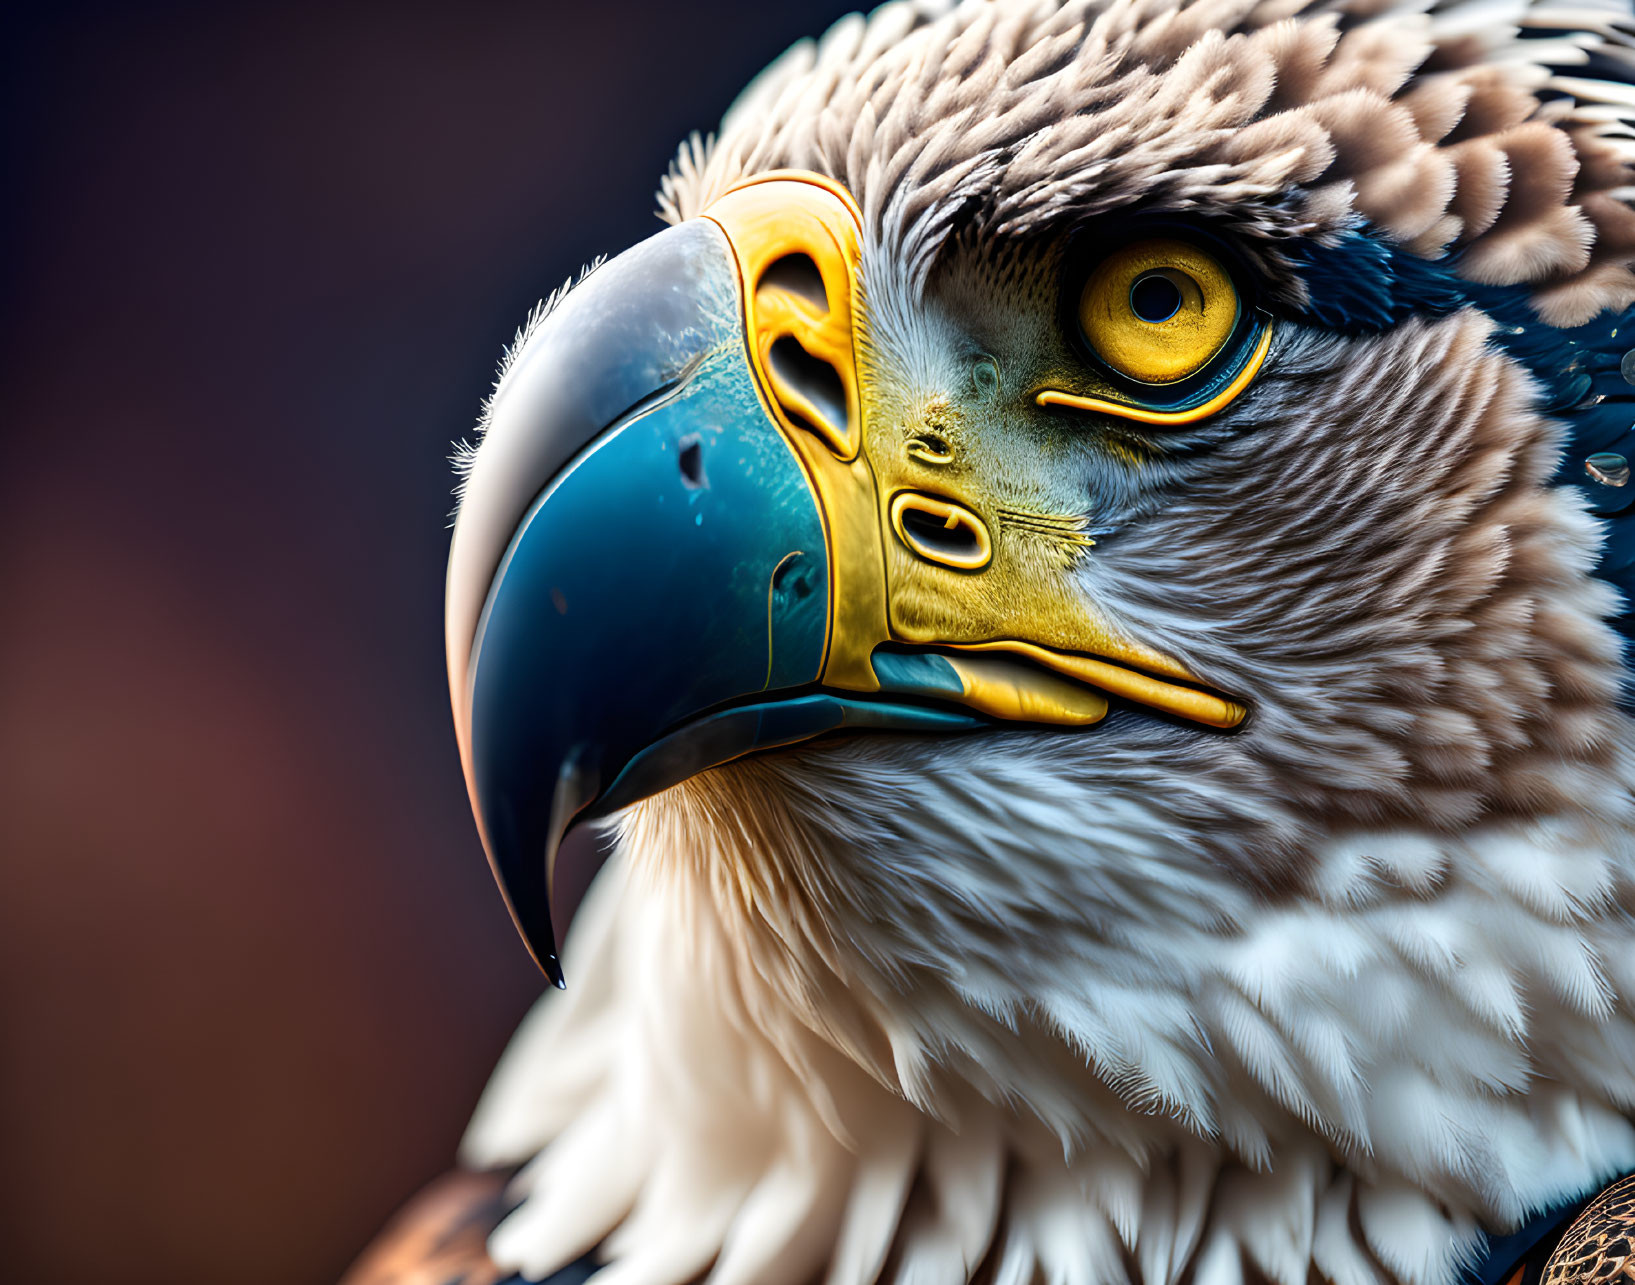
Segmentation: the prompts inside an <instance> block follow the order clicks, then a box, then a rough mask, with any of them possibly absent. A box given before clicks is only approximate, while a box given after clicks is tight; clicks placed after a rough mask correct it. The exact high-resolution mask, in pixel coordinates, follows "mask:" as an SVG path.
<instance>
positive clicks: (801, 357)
mask: <svg viewBox="0 0 1635 1285" xmlns="http://www.w3.org/2000/svg"><path fill="white" fill-rule="evenodd" d="M767 356H768V359H769V361H770V363H771V366H772V376H773V378H774V379H775V380H776V381H777V383H778V385H779V388H778V392H779V393H780V394H781V395H780V397H779V399H778V400H779V401H781V402H783V404H784V409H785V410H786V411H788V412H789V413H790V415H791V416H794V417H798V418H799V419H801V420H804V421H810V420H811V419H812V418H813V417H814V416H816V417H817V418H818V419H819V420H821V421H822V422H821V423H816V424H813V423H810V422H808V423H807V425H806V427H808V428H810V429H813V430H815V431H817V432H820V433H828V434H832V435H833V436H835V437H844V436H845V433H846V386H845V385H844V384H843V383H841V382H840V375H839V373H838V372H837V371H836V370H835V368H834V367H833V366H831V365H830V364H829V363H828V362H826V361H824V360H823V359H822V358H820V357H814V356H812V354H811V353H809V352H807V351H806V349H805V348H803V347H801V343H800V340H798V339H796V338H795V337H794V336H793V335H784V336H782V337H781V338H779V339H777V340H775V341H774V342H773V344H772V349H771V351H770V352H769V353H768V354H767ZM790 394H793V395H794V396H793V397H791V396H790Z"/></svg>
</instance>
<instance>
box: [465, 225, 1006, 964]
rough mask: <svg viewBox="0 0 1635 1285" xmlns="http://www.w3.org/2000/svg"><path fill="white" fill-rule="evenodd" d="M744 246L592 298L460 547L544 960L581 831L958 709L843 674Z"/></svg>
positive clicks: (562, 329)
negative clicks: (718, 769)
mask: <svg viewBox="0 0 1635 1285" xmlns="http://www.w3.org/2000/svg"><path fill="white" fill-rule="evenodd" d="M743 315H744V309H743V302H742V299H741V297H740V285H739V278H738V272H737V269H736V267H735V263H734V258H733V252H732V248H731V246H730V245H729V244H728V242H727V238H726V236H725V235H724V234H723V233H722V231H721V230H720V228H719V227H717V226H716V225H715V224H714V223H711V222H709V221H707V220H696V221H693V222H689V223H686V224H683V225H681V226H678V227H674V228H670V229H668V230H666V231H664V232H661V233H659V234H658V235H657V236H655V237H653V238H651V239H650V240H648V241H646V242H643V243H642V244H640V245H638V246H636V247H635V248H634V249H632V250H630V251H628V252H626V253H625V254H623V255H621V256H619V257H618V258H617V259H615V260H613V261H612V262H610V263H608V264H607V265H605V266H604V267H602V268H600V269H599V270H597V271H596V272H594V273H592V274H591V275H590V276H589V277H588V278H587V279H586V280H584V281H583V282H582V283H581V284H580V285H578V286H577V287H576V288H575V289H574V290H572V291H571V292H570V293H569V295H568V296H567V298H566V299H565V300H564V301H562V302H561V304H560V305H559V306H558V307H556V308H555V309H554V310H553V311H552V312H551V313H550V315H549V316H548V317H546V318H545V320H544V321H543V322H542V323H541V324H540V325H539V326H538V327H537V328H536V329H535V330H534V331H533V333H532V334H531V335H530V336H529V338H528V340H527V342H526V344H525V345H524V347H523V349H522V351H521V352H520V354H519V355H518V358H517V360H516V362H515V363H514V364H513V367H512V368H511V370H510V371H509V372H508V373H507V375H506V377H505V379H504V380H503V381H502V384H501V387H500V389H499V391H498V392H497V394H496V397H495V400H494V404H493V407H492V410H491V415H490V427H489V430H488V436H487V438H486V439H485V441H484V443H483V445H482V448H481V450H480V451H479V453H478V456H477V460H476V464H475V468H474V470H473V473H472V476H471V477H470V479H469V482H468V486H467V490H466V493H465V498H464V501H463V504H462V508H461V512H460V516H459V519H458V522H457V524H456V527H455V534H454V540H453V546H452V549H451V552H450V562H449V582H448V650H449V681H450V688H451V695H452V698H453V704H454V713H455V724H456V730H457V733H458V736H459V741H460V750H461V757H462V761H463V763H464V767H465V773H466V782H467V787H468V790H469V792H470V795H471V802H472V807H473V811H474V812H475V814H476V817H477V822H478V827H479V829H480V831H481V834H482V838H483V843H484V847H485V849H486V851H487V854H488V858H489V862H490V864H491V865H492V867H493V870H494V874H495V876H496V878H497V879H498V881H499V884H500V887H501V889H502V890H503V892H504V893H505V897H506V901H507V904H508V906H509V907H510V910H511V914H512V916H513V918H514V920H515V922H516V924H517V927H518V929H519V930H520V931H521V933H522V936H523V938H524V940H525V941H526V942H527V943H528V946H529V949H530V950H531V951H532V952H533V955H534V958H535V959H536V960H537V961H538V963H539V965H540V967H541V968H542V969H543V970H544V971H545V972H546V974H547V975H548V976H549V977H550V978H551V980H552V981H553V982H555V983H556V984H558V985H560V984H561V970H560V966H559V963H558V959H557V951H556V943H555V940H554V935H553V932H552V928H551V917H550V887H551V879H552V867H553V863H554V860H555V854H556V851H557V847H558V845H559V844H560V842H561V839H562V837H563V835H564V833H565V832H566V831H567V829H568V827H569V826H570V825H571V824H572V823H573V822H574V821H575V820H578V819H582V818H585V817H590V816H596V815H602V814H605V813H607V812H609V811H612V810H614V809H616V808H619V807H623V806H625V805H627V804H629V803H632V802H635V801H637V800H639V799H642V798H645V797H648V796H650V795H652V794H655V793H657V792H659V791H661V790H664V789H667V788H669V787H670V786H672V785H674V784H676V783H678V782H680V781H682V780H685V779H687V778H688V777H690V776H693V775H694V774H696V773H697V772H699V771H702V770H704V769H706V768H709V767H711V766H714V765H716V764H719V763H723V762H726V761H728V760H730V759H733V758H737V757H739V756H741V755H743V754H746V753H749V752H751V751H754V750H758V749H765V748H768V747H771V746H776V745H784V744H789V743H792V742H795V741H800V740H804V739H807V738H809V737H811V736H815V735H818V734H820V733H822V732H825V731H829V730H833V729H836V728H841V727H898V728H920V729H924V730H945V729H955V728H965V727H971V726H973V725H976V722H977V720H974V719H972V718H971V717H969V716H968V715H966V714H963V713H961V712H958V711H955V710H947V709H942V710H939V709H936V708H933V707H930V706H927V705H923V704H913V703H903V702H880V701H875V700H867V699H858V698H855V697H852V696H847V695H843V694H838V693H835V692H831V691H826V690H823V689H821V688H820V687H819V686H818V684H819V680H820V677H821V675H822V674H823V672H824V663H825V659H826V656H827V649H828V647H829V642H830V640H829V637H828V634H829V630H830V627H831V626H830V621H831V618H832V612H831V610H830V605H831V604H830V594H831V588H830V583H831V575H830V555H829V551H828V544H827V541H826V532H825V518H824V512H823V509H822V507H821V505H820V503H819V500H818V498H817V496H816V494H815V493H814V490H813V488H812V486H811V484H810V482H809V481H808V477H807V474H806V472H805V470H804V469H803V466H802V464H801V461H800V459H799V458H798V457H797V456H796V454H795V452H794V451H793V450H792V449H791V447H790V445H789V442H788V440H787V439H786V438H785V436H784V435H783V433H781V432H780V431H779V429H778V427H777V425H776V423H775V422H774V421H773V419H772V418H771V417H770V416H769V414H768V411H767V409H766V406H765V404H764V402H763V400H762V396H761V393H760V391H759V389H758V386H757V383H756V379H755V376H754V373H753V372H752V370H751V366H750V361H749V355H748V349H747V346H746V343H745V338H744V322H743Z"/></svg>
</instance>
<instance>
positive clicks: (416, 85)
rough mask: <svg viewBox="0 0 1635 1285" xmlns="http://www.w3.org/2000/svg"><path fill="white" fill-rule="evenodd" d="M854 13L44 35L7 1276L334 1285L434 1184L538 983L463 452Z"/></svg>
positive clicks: (11, 367) (6, 1092) (408, 14)
mask: <svg viewBox="0 0 1635 1285" xmlns="http://www.w3.org/2000/svg"><path fill="white" fill-rule="evenodd" d="M843 9H844V6H842V5H839V4H833V3H821V2H820V3H817V4H814V5H810V6H801V7H799V8H798V9H797V8H796V7H793V6H788V7H780V8H778V9H775V10H774V9H773V8H772V7H770V6H764V5H762V4H760V3H757V2H756V0H710V2H707V3H700V2H698V0H693V2H692V3H688V4H685V5H682V4H675V3H651V2H649V0H642V2H640V3H636V2H634V0H625V2H624V3H616V4H607V5H604V6H597V7H595V8H594V9H593V8H592V7H591V6H588V5H586V6H583V7H577V6H576V7H574V8H571V9H570V8H568V7H565V6H553V5H549V4H537V3H510V4H496V3H487V4H482V3H478V4H464V5H460V6H452V5H451V6H447V7H446V8H443V9H441V10H439V9H434V8H410V7H405V6H401V5H369V4H361V3H349V4H348V3H340V4H332V3H326V4H305V5H301V4H286V5H280V6H277V7H267V8H261V7H250V6H243V7H239V8H235V9H234V10H233V11H231V12H227V11H224V10H222V9H221V8H219V7H217V6H206V5H187V4H174V3H172V4H166V3H155V4H149V5H143V6H127V5H97V4H85V3H68V4H55V5H51V6H39V7H38V8H37V9H35V10H32V11H30V10H27V9H25V10H24V11H23V12H22V13H21V15H20V16H19V15H18V14H17V12H16V11H15V10H14V11H13V16H12V17H11V18H10V19H8V22H9V23H10V26H9V28H8V29H7V30H6V31H5V32H4V33H0V94H3V95H4V100H5V109H4V114H3V117H0V120H3V122H4V124H3V128H4V130H5V154H6V155H7V156H8V158H9V160H10V162H11V164H10V165H9V166H8V167H7V173H8V181H7V183H6V184H5V187H4V190H5V192H6V198H5V201H4V203H3V206H4V209H3V212H0V220H3V223H0V227H3V229H4V232H5V237H4V242H5V248H6V251H7V253H6V254H5V256H4V263H5V269H4V277H3V279H0V297H3V299H4V309H5V311H4V314H3V317H0V332H3V333H0V338H3V340H4V342H3V344H0V397H3V403H0V432H3V434H4V446H5V451H4V457H3V458H4V463H3V465H0V550H3V551H4V552H3V553H0V603H3V604H4V606H3V608H0V621H3V627H0V859H3V861H4V877H5V884H4V892H3V894H0V1041H3V1043H0V1139H3V1140H4V1141H3V1143H0V1172H3V1179H0V1244H4V1246H5V1249H4V1261H5V1263H6V1268H5V1274H6V1275H7V1277H8V1279H13V1280H18V1281H29V1282H35V1283H37V1285H51V1283H53V1282H73V1283H75V1285H80V1283H84V1282H90V1281H96V1282H98V1283H99V1285H114V1283H117V1282H145V1281H164V1282H167V1283H168V1285H190V1283H192V1282H198V1283H200V1285H204V1283H206V1282H209V1283H211V1285H215V1283H217V1282H221V1281H226V1280H232V1281H234V1282H239V1283H241V1285H256V1283H259V1282H267V1283H269V1285H270V1283H274V1282H276V1283H277V1285H302V1283H304V1282H313V1283H315V1285H316V1283H317V1282H324V1281H330V1280H333V1279H334V1278H335V1277H336V1276H337V1275H338V1274H339V1272H340V1271H341V1270H342V1269H343V1267H344V1266H345V1264H346V1263H347V1261H349V1259H350V1257H351V1256H352V1254H353V1253H355V1252H356V1250H357V1249H358V1248H359V1247H360V1246H361V1245H362V1244H363V1242H364V1241H365V1240H366V1239H367V1238H368V1236H369V1235H370V1234H372V1232H373V1231H374V1230H375V1228H377V1227H378V1226H379V1224H380V1223H381V1221H382V1220H383V1219H384V1218H385V1216H386V1215H387V1213H388V1212H389V1211H390V1210H391V1209H392V1208H393V1207H394V1206H395V1205H396V1204H397V1203H398V1202H399V1201H401V1200H402V1199H403V1198H404V1197H405V1196H407V1195H408V1194H409V1193H410V1192H411V1191H412V1190H413V1189H414V1188H415V1187H416V1186H418V1185H419V1184H420V1183H421V1182H423V1181H424V1180H425V1179H427V1178H429V1177H430V1176H432V1175H433V1174H435V1173H436V1172H438V1171H439V1170H441V1169H442V1168H444V1167H445V1166H446V1165H447V1164H448V1162H449V1159H450V1157H451V1155H452V1151H453V1147H454V1143H455V1140H456V1138H457V1137H458V1134H459V1130H460V1128H461V1126H462V1124H463V1123H464V1120H465V1118H466V1115H467V1113H468V1112H469V1109H470V1107H471V1104H472V1102H473V1101H474V1099H475V1096H476V1094H477V1091H478V1089H479V1088H480V1086H481V1084H482V1083H483V1080H484V1079H485V1077H486V1075H487V1072H488V1069H489V1067H490V1065H491V1064H492V1062H493V1059H494V1058H495V1056H496V1055H497V1054H498V1052H499V1049H500V1048H501V1046H502V1044H503V1042H504V1040H505V1038H506V1036H507V1035H508V1033H509V1031H510V1029H511V1027H512V1025H513V1024H514V1022H515V1021H516V1019H517V1018H518V1016H519V1015H520V1014H521V1013H522V1011H523V1010H524V1008H525V1007H526V1005H527V1004H528V1003H529V1002H530V1001H531V1000H532V998H533V997H534V996H535V995H536V994H537V993H538V991H539V989H540V985H541V983H540V980H539V978H538V977H537V975H536V974H535V972H534V971H533V968H532V966H531V965H530V964H529V962H528V960H527V957H526V955H525V953H524V952H523V950H522V948H521V945H520V944H519V943H518V942H517V940H516V939H515V937H514V935H513V933H512V930H511V927H510V925H509V923H508V921H507V920H506V918H505V914H504V911H503V908H502V906H501V903H500V899H499V897H498V895H497V894H496V893H495V891H494V889H493V887H492V885H491V883H490V880H489V876H488V873H487V870H486V868H485V867H484V865H483V862H482V858H481V854H480V851H479V849H478V847H477V843H476V839H475V835H474V831H473V829H472V826H471V823H470V820H469V818H468V815H467V811H466V802H465V798H464V791H463V787H462V784H461V779H460V773H459V770H458V765H457V761H456V755H455V750H454V745H453V741H452V736H451V733H450V729H449V718H448V710H447V704H446V697H445V688H444V677H443V668H442V638H441V595H442V567H443V559H444V556H445V552H446V543H447V533H446V531H445V529H444V519H445V514H446V513H447V511H448V508H449V505H450V499H449V495H448V488H449V484H450V477H449V474H448V470H447V467H446V464H445V463H444V460H443V457H444V455H445V454H446V451H447V449H448V442H449V439H450V438H452V437H456V436H459V435H461V434H463V433H464V432H465V431H466V430H467V427H468V426H469V425H470V423H471V422H472V419H473V416H474V413H475V410H476V406H477V401H478V399H479V397H480V395H481V394H482V392H483V391H484V390H485V388H486V385H487V381H488V379H489V377H490V374H491V371H492V367H493V363H494V360H495V358H496V356H497V355H498V352H499V349H500V346H501V344H502V343H503V342H504V341H505V340H506V339H507V338H508V337H509V335H510V332H511V330H512V329H513V328H514V327H515V325H516V324H517V322H518V321H519V320H520V319H521V318H522V316H523V315H524V313H525V311H526V310H527V308H528V306H529V305H530V304H532V303H533V302H534V300H536V299H537V298H539V297H540V296H541V295H542V294H544V293H546V292H547V291H548V290H549V289H550V288H551V286H552V285H554V284H555V283H557V282H558V281H560V280H561V279H562V277H564V276H565V275H567V274H568V273H570V272H572V271H573V270H575V269H576V268H577V267H578V266H579V265H580V264H581V263H582V262H584V261H585V260H587V259H589V258H591V257H592V256H593V255H595V254H597V253H599V252H602V251H610V252H616V251H618V250H619V249H621V248H623V247H624V246H626V245H628V244H630V243H632V242H634V241H635V240H637V239H639V238H640V237H642V236H645V235H647V234H648V233H650V232H651V231H653V230H656V227H657V225H656V223H654V222H653V219H652V215H651V210H652V199H651V193H652V190H653V188H654V186H655V184H656V179H657V176H658V174H659V173H660V172H661V170H662V168H663V166H664V165H665V163H666V162H667V160H668V157H669V155H670V153H671V151H672V149H673V147H674V145H675V144H676V142H677V141H678V140H679V138H680V137H681V135H682V134H683V133H685V132H686V131H687V130H688V129H692V128H700V129H708V128H709V127H710V126H712V125H713V123H714V122H715V121H716V120H717V119H718V117H719V115H720V113H721V111H722V110H723V108H724V107H725V106H726V104H727V103H728V102H729V101H730V99H731V97H732V94H733V92H734V91H735V90H736V89H737V88H738V87H739V86H740V85H741V84H742V83H743V82H744V81H746V80H747V79H748V78H749V76H750V75H752V74H753V73H754V72H755V71H756V70H758V69H759V68H760V66H761V65H762V64H763V63H764V62H765V61H766V60H767V59H768V58H770V57H771V56H772V55H774V54H776V53H777V52H778V51H779V50H780V49H782V48H783V47H784V46H785V45H786V44H788V43H789V41H791V40H793V39H794V38H796V37H797V36H799V35H802V34H804V33H806V32H808V31H816V30H820V29H821V28H822V27H823V26H824V25H826V24H827V22H828V21H829V20H831V19H832V18H833V17H834V16H836V15H837V14H838V13H839V12H842V11H843Z"/></svg>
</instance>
